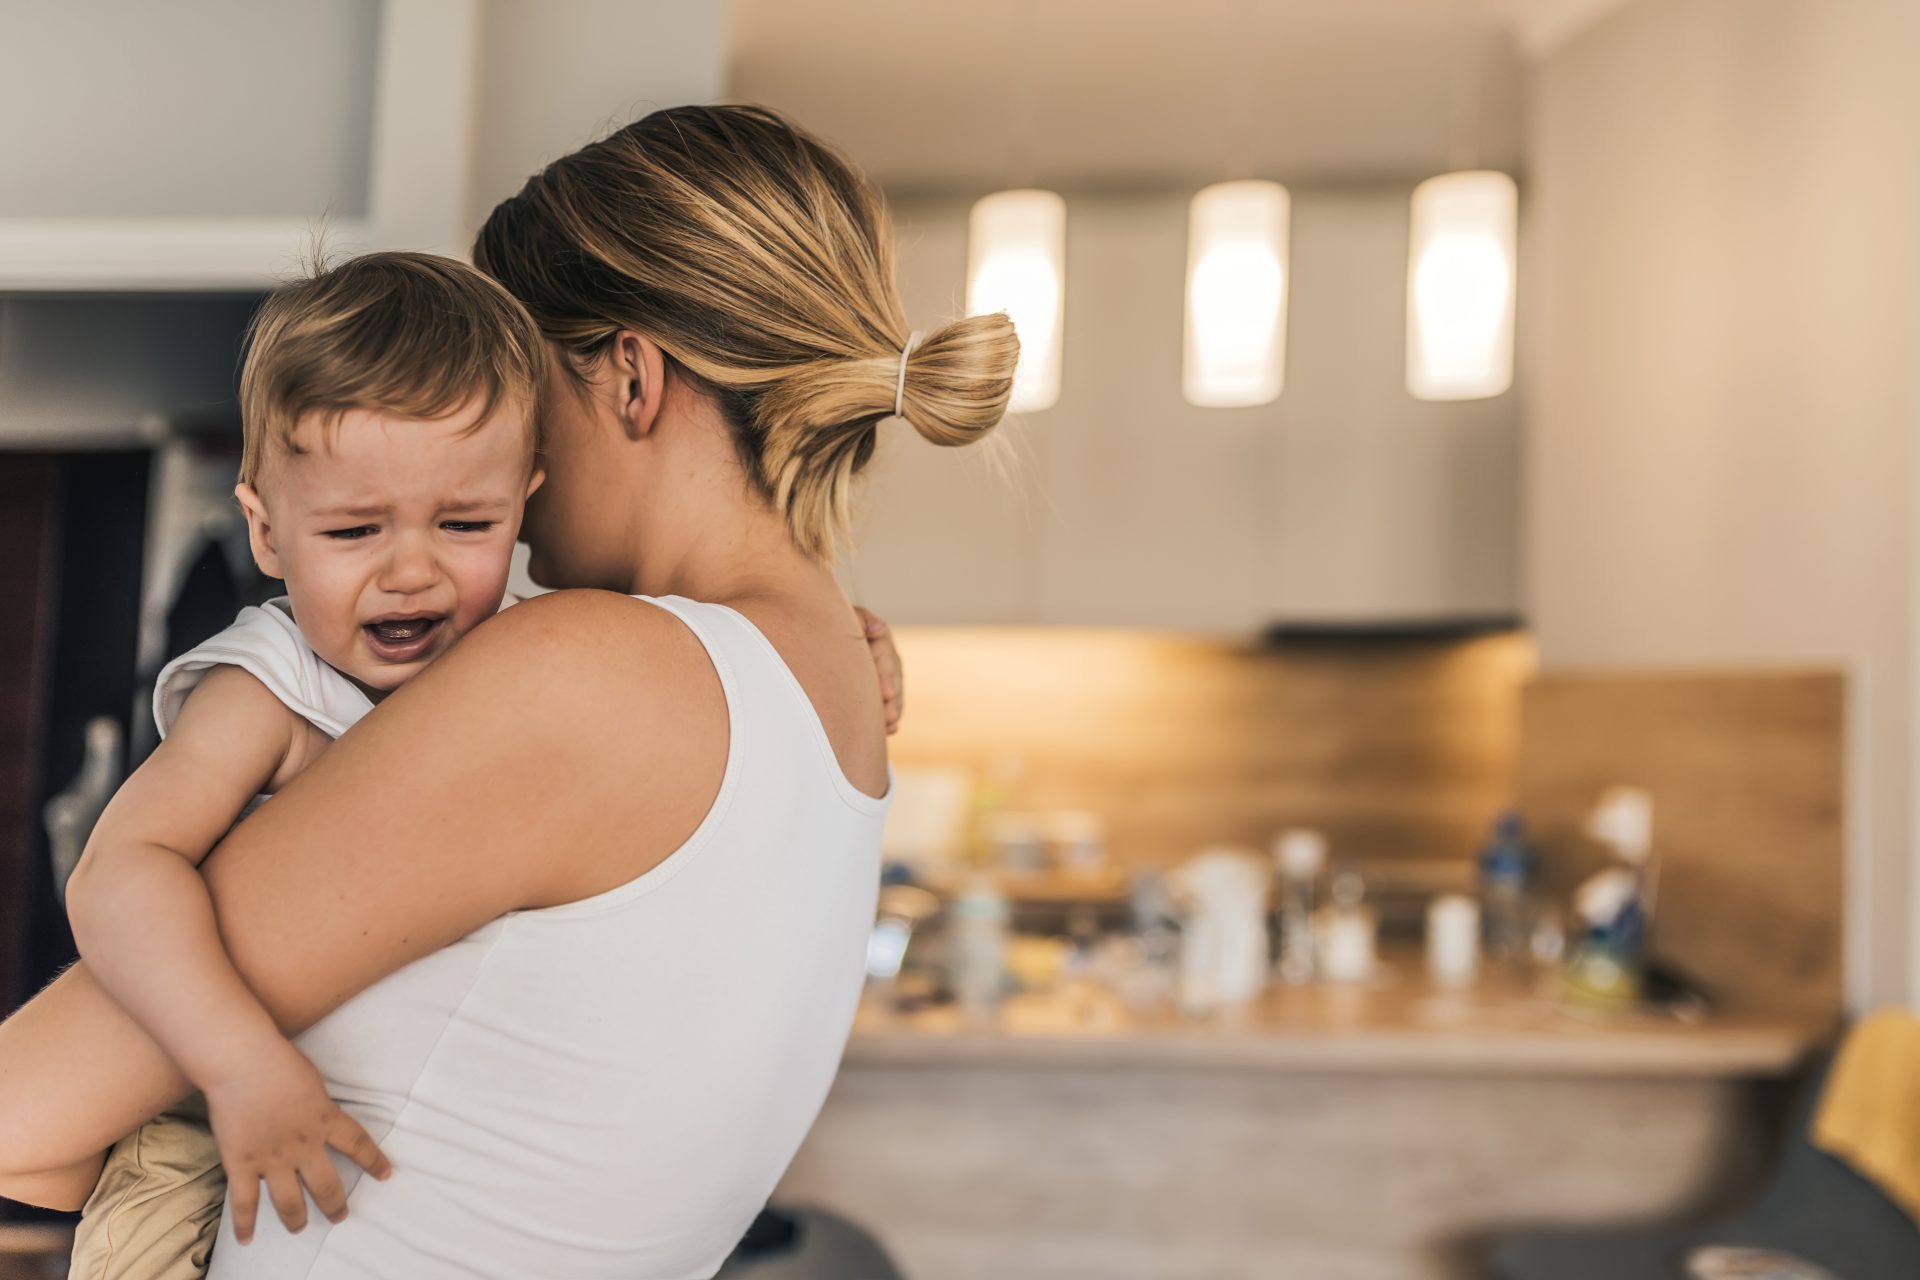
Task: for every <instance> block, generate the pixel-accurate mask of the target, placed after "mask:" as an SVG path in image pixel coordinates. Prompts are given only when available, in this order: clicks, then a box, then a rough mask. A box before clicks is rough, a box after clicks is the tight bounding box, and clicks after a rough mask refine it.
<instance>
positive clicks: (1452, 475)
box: [849, 183, 1519, 631]
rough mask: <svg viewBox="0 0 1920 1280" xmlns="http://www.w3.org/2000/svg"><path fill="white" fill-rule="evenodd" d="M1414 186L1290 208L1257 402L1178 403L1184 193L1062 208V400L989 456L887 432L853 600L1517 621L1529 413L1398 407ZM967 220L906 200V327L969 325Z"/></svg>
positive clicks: (1307, 196)
mask: <svg viewBox="0 0 1920 1280" xmlns="http://www.w3.org/2000/svg"><path fill="white" fill-rule="evenodd" d="M1410 191H1411V186H1410V184H1398V183H1395V184H1380V185H1371V186H1361V187H1319V188H1312V187H1307V188H1299V189H1296V190H1295V191H1294V193H1293V197H1294V204H1293V236H1292V262H1293V281H1292V286H1291V299H1290V305H1289V320H1288V343H1289V350H1288V355H1287V373H1286V386H1285V389H1284V390H1283V391H1282V393H1281V396H1280V399H1279V400H1278V401H1277V402H1276V403H1274V404H1270V405H1264V406H1260V407H1257V408H1251V409H1196V408H1194V407H1192V406H1191V405H1188V404H1187V403H1186V402H1185V400H1184V398H1183V396H1182V394H1181V358H1182V321H1183V309H1184V305H1185V301H1184V288H1185V272H1186V251H1187V243H1186V237H1187V227H1186V218H1187V202H1188V200H1189V198H1190V196H1191V192H1190V191H1171V192H1156V193H1146V194H1132V195H1127V194H1115V193H1105V194H1085V195H1072V194H1070V195H1069V197H1068V202H1067V301H1066V317H1065V325H1066V342H1065V367H1064V375H1063V384H1062V390H1061V396H1060V400H1059V403H1058V404H1057V405H1056V406H1055V407H1053V408H1052V409H1049V410H1046V411H1045V412H1041V413H1035V414H1028V415H1025V416H1024V418H1023V419H1021V420H1018V421H1013V422H1010V423H1009V424H1008V425H1007V426H1005V427H1002V428H1001V432H1002V433H1004V434H1006V435H1008V437H1009V440H1010V443H1011V447H1008V448H1005V449H1003V450H1002V451H1001V452H1002V453H1003V454H1004V455H1005V456H1004V457H998V458H996V457H995V456H993V455H992V454H983V452H982V451H980V450H977V449H962V450H941V449H935V448H933V447H931V446H929V445H927V444H925V443H924V442H923V441H921V440H920V439H918V438H917V437H916V436H915V435H914V434H913V432H912V431H911V429H909V428H905V427H903V426H901V425H900V424H897V423H892V424H887V425H885V426H884V427H883V428H882V433H881V440H882V443H881V453H880V456H879V458H878V459H877V460H876V463H875V465H874V466H873V467H872V468H870V474H869V480H868V488H867V493H866V495H865V497H864V501H863V510H864V514H865V518H864V519H863V521H862V522H861V526H860V529H859V539H858V543H857V551H856V554H855V555H854V556H853V557H852V559H851V561H850V565H849V569H850V582H851V585H852V587H853V589H854V590H855V591H856V593H858V594H860V595H861V596H862V598H863V599H865V600H867V601H868V602H869V603H870V604H871V605H872V606H873V607H874V608H876V609H879V610H881V611H883V612H886V611H889V610H891V611H892V613H893V614H894V615H897V616H898V618H899V619H900V620H902V621H910V622H923V623H942V622H951V623H992V622H1032V621H1041V622H1049V623H1061V624H1081V623H1107V624H1111V623H1125V624H1130V625H1140V626H1169V627H1183V628H1196V629H1219V630H1232V631H1244V630H1246V629H1248V628H1251V627H1256V626H1259V625H1262V624H1265V623H1269V622H1274V621H1280V620H1286V621H1316V622H1355V621H1358V622H1380V621H1386V620H1393V619H1420V620H1431V619H1434V618H1442V617H1456V616H1460V615H1466V614H1500V613H1508V612H1511V611H1513V610H1514V608H1515V607H1516V602H1517V596H1518V566H1517V559H1518V553H1517V549H1516V534H1517V522H1518V511H1517V506H1518V470H1519V457H1518V451H1519V446H1518V430H1519V424H1518V418H1517V403H1516V400H1515V398H1514V397H1512V396H1503V397H1500V398H1497V399H1493V400H1485V401H1474V402H1464V403H1453V404H1432V403H1424V402H1421V401H1417V400H1414V399H1413V398H1412V397H1411V396H1409V395H1408V393H1407V390H1406V382H1405V315H1406V261H1407V259H1406V255H1407V230H1408V228H1407V222H1408V198H1409V194H1410ZM968 207H969V202H968V201H966V200H963V199H958V198H919V199H911V200H904V201H898V202H896V204H895V216H896V221H897V224H898V230H899V240H900V263H899V271H900V277H901V285H902V292H903V295H904V299H905V303H906V308H907V314H908V318H909V319H910V321H911V322H912V323H913V324H914V325H916V326H918V327H920V328H923V329H924V328H930V327H932V326H933V325H936V324H938V323H940V322H941V321H942V320H944V319H946V318H948V317H949V316H952V315H954V314H957V313H959V311H960V310H961V309H962V307H963V302H964V292H965V280H966V255H967V248H966V217H967V211H968Z"/></svg>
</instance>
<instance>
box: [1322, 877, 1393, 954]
mask: <svg viewBox="0 0 1920 1280" xmlns="http://www.w3.org/2000/svg"><path fill="white" fill-rule="evenodd" d="M1331 896H1332V898H1333V901H1332V902H1331V903H1330V904H1329V905H1328V906H1326V907H1324V908H1322V909H1321V910H1320V912H1319V913H1318V914H1317V915H1316V916H1315V917H1314V932H1315V934H1316V935H1317V936H1316V942H1317V943H1318V947H1319V958H1320V976H1321V977H1322V978H1324V979H1326V980H1327V981H1328V982H1367V981H1370V980H1372V978H1373V975H1374V965H1375V953H1376V949H1377V948H1376V945H1375V943H1376V940H1377V938H1378V937H1379V932H1380V926H1379V920H1378V919H1377V918H1376V917H1375V915H1374V912H1373V908H1372V907H1370V906H1368V905H1367V904H1366V896H1367V885H1366V881H1364V880H1362V879H1361V878H1360V873H1359V872H1358V871H1355V870H1354V869H1353V868H1351V867H1348V868H1346V869H1344V870H1342V871H1340V872H1339V873H1337V874H1336V875H1335V876H1334V877H1333V887H1332V889H1331Z"/></svg>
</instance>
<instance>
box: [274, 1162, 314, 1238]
mask: <svg viewBox="0 0 1920 1280" xmlns="http://www.w3.org/2000/svg"><path fill="white" fill-rule="evenodd" d="M267 1195H268V1197H269V1198H271V1199H272V1201H273V1209H274V1212H275V1213H278V1214H279V1215H280V1221H281V1222H283V1223H285V1224H286V1228H287V1230H288V1231H290V1232H292V1233H293V1234H294V1235H299V1234H300V1232H301V1231H303V1230H305V1228H306V1225H307V1193H306V1192H305V1191H303V1190H301V1189H300V1178H299V1176H298V1175H297V1174H295V1173H294V1172H293V1170H291V1169H282V1170H279V1171H278V1172H276V1173H274V1174H271V1175H270V1176H269V1177H268V1178H267Z"/></svg>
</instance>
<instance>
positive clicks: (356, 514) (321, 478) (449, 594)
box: [235, 405, 541, 697]
mask: <svg viewBox="0 0 1920 1280" xmlns="http://www.w3.org/2000/svg"><path fill="white" fill-rule="evenodd" d="M477 413H478V409H477V408H469V409H467V410H465V411H462V412H460V413H455V414H453V415H451V416H449V417H446V418H441V419H434V420H430V421H427V420H421V419H415V418H403V417H397V416H394V415H392V414H387V413H383V412H382V411H380V410H377V409H354V410H350V411H348V412H347V413H345V414H343V415H342V416H341V417H340V419H339V420H338V422H337V423H335V424H334V425H333V426H331V427H330V428H324V427H323V426H322V424H321V423H319V422H317V421H314V420H311V419H309V420H307V421H303V422H301V423H300V425H299V428H298V429H297V430H296V431H295V432H294V444H295V446H296V449H297V452H291V453H287V452H283V453H280V454H279V455H278V456H276V457H274V458H272V459H270V460H269V461H268V462H267V464H266V467H265V469H264V471H263V474H262V475H261V477H260V484H259V488H258V490H256V489H255V488H254V487H253V486H250V485H244V484H243V485H241V486H240V487H239V488H238V489H237V490H236V491H235V493H236V496H237V497H238V498H239V499H240V504H241V506H242V507H243V508H244V509H245V510H246V513H247V523H248V526H249V531H250V533H251V535H252V539H253V552H254V558H255V559H256V560H257V561H258V562H259V565H260V569H261V572H263V573H265V574H267V575H268V576H269V577H274V578H280V579H282V580H284V581H285V583H286V586H287V595H288V596H289V597H290V599H291V602H292V606H293V618H294V621H295V622H297V623H298V624H299V626H300V630H301V633H302V634H304V635H305V636H306V637H307V641H308V643H309V644H311V645H312V646H313V649H314V652H315V653H317V654H319V655H320V657H321V658H322V659H324V660H325V661H326V662H327V663H328V664H329V665H331V666H333V667H334V668H335V669H337V670H339V671H340V672H342V673H343V674H345V675H347V676H348V677H350V678H351V679H353V680H355V681H357V682H358V683H359V684H360V685H361V686H362V687H363V688H365V689H366V690H367V691H368V692H370V693H372V694H374V695H375V696H376V697H377V696H378V695H380V694H383V693H387V692H390V691H391V690H394V689H397V688H399V687H400V686H401V685H403V684H405V683H406V682H407V681H408V680H410V679H412V678H413V677H414V676H416V675H418V674H419V673H420V672H421V671H422V670H424V669H425V668H426V666H427V664H428V663H430V662H432V661H433V660H434V659H435V658H437V657H439V656H440V655H441V654H443V653H445V652H446V651H447V649H448V647H449V646H451V645H452V644H453V642H454V641H456V640H458V639H459V638H460V637H461V636H463V635H465V634H466V633H467V632H468V631H470V630H472V629H473V628H474V627H475V626H477V625H479V624H480V623H481V622H484V621H485V620H486V619H487V618H489V617H491V616H492V615H493V613H494V612H495V610H497V609H498V608H499V607H500V600H501V597H502V596H503V595H504V594H505V593H506V587H507V565H508V562H509V560H510V559H511V558H512V555H513V543H514V539H515V538H516V537H517V536H518V535H519V532H520V517H521V512H522V509H523V508H524V507H525V505H526V500H527V495H528V494H530V493H532V492H533V490H534V489H536V488H538V487H539V484H540V480H541V476H540V474H539V473H538V472H535V471H532V470H531V468H530V466H529V463H528V443H527V442H528V433H527V424H526V419H525V416H524V411H523V410H521V409H520V408H518V407H514V406H508V405H501V406H499V407H498V408H497V409H496V410H495V412H494V414H493V416H492V417H491V418H489V419H488V420H487V421H486V422H484V423H482V424H481V425H480V426H479V427H477V428H475V429H473V430H471V431H468V430H467V428H468V426H469V425H470V424H471V423H472V422H473V420H474V418H475V417H476V416H477Z"/></svg>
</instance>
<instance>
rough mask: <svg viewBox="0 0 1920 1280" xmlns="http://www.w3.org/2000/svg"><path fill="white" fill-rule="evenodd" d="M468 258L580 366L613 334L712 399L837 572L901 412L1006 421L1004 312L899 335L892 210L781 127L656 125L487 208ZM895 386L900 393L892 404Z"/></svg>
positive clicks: (929, 419) (943, 428)
mask: <svg viewBox="0 0 1920 1280" xmlns="http://www.w3.org/2000/svg"><path fill="white" fill-rule="evenodd" d="M474 261H475V262H476V263H477V264H478V265H479V266H480V267H481V268H482V269H483V270H485V271H487V272H488V273H490V274H491V275H492V276H493V277H494V278H495V279H497V280H499V281H500V282H501V283H502V284H504V285H505V286H506V287H507V290H508V291H509V292H511V293H512V294H513V295H514V296H515V297H517V298H519V299H520V301H521V302H522V303H524V304H525V305H526V307H527V309H528V310H529V311H531V312H532V313H533V317H534V319H535V321H537V322H538V324H539V326H540V328H541V329H542V331H544V332H545V334H546V336H547V338H548V339H549V340H551V341H552V342H554V343H556V344H557V345H559V346H560V347H561V348H562V349H564V350H565V351H566V352H568V353H569V354H570V355H571V356H572V358H573V364H574V367H575V369H576V371H578V370H582V369H586V368H590V367H591V365H592V363H593V362H594V361H595V360H596V359H598V358H599V357H600V356H602V355H603V354H604V353H605V351H606V349H607V347H608V346H609V345H610V344H611V343H612V341H613V340H614V337H615V336H616V335H617V334H619V333H620V332H621V331H623V330H626V331H632V332H635V333H639V334H643V335H645V336H646V337H648V338H650V339H652V340H653V341H654V342H656V343H658V344H659V346H660V348H661V350H662V351H664V352H665V353H666V354H667V356H668V357H669V358H670V360H671V361H672V363H673V365H674V366H675V367H676V369H677V371H679V372H684V373H685V374H688V375H691V377H692V378H693V379H694V380H695V381H696V382H697V384H698V385H700V386H701V387H702V388H703V389H704V390H706V391H707V392H708V393H710V394H711V395H712V397H713V398H714V400H715V401H716V402H717V403H718V404H719V406H720V408H721V410H722V412H723V413H724V414H725V416H726V418H727V420H728V422H729V424H730V425H731V426H732V428H733V434H734V440H735V442H736V446H737V448H738V451H739V455H740V459H741V462H742V464H743V465H744V466H745V468H746V471H747V474H748V476H749V477H750V478H751V480H752V482H753V484H754V485H755V487H756V488H757V490H758V491H759V492H760V493H761V495H762V496H763V497H765V498H766V499H767V500H768V501H770V502H771V503H772V504H773V506H774V508H775V509H776V510H778V511H779V512H780V513H781V514H782V515H784V516H785V517H786V520H787V524H788V527H789V529H790V530H791V531H792V534H793V537H794V539H795V541H796V542H798V543H799V544H800V546H801V547H803V548H805V549H806V550H807V551H808V552H810V553H811V554H813V555H815V556H819V557H821V558H823V559H824V558H829V557H830V556H831V555H832V553H833V550H834V547H835V545H836V543H837V542H838V541H839V539H840V538H841V536H842V535H843V534H844V532H845V530H846V527H847V522H848V502H849V495H850V490H851V488H852V483H853V477H854V475H855V474H856V473H857V472H858V471H859V470H860V469H861V468H862V467H863V466H865V465H866V463H867V461H868V459H870V458H871V457H872V456H873V451H874V444H875V439H876V431H877V428H878V426H879V424H880V423H881V422H882V421H883V420H885V419H886V418H888V417H890V416H892V415H893V413H894V407H895V403H896V399H895V397H896V394H897V395H898V403H899V406H900V410H901V416H903V417H905V418H906V420H907V421H908V422H910V423H912V424H913V427H914V429H915V430H916V431H918V432H919V433H920V434H921V435H922V436H924V437H925V438H927V439H928V440H931V441H932V442H933V443H935V444H938V445H949V446H951V445H963V444H971V443H972V442H973V441H975V440H978V439H980V438H981V437H982V436H984V435H985V434H986V433H987V432H988V431H990V430H992V429H993V427H994V425H995V424H996V423H998V422H999V421H1000V419H1001V418H1002V417H1003V416H1004V415H1005V413H1006V407H1007V397H1008V395H1009V393H1010V392H1011V390H1012V386H1013V369H1014V364H1015V362H1016V360H1017V359H1018V357H1019V352H1020V344H1019V340H1018V339H1017V338H1016V337H1015V336H1014V332H1013V324H1012V322H1011V321H1009V320H1008V319H1007V317H1006V316H1004V315H988V316H974V317H970V318H967V319H963V320H955V321H953V322H951V323H949V324H944V325H942V326H940V327H939V328H936V329H934V330H932V331H931V332H929V333H927V334H926V335H925V336H924V337H921V338H920V339H919V340H918V341H917V342H915V343H914V344H913V347H912V350H911V352H910V353H909V354H908V355H907V356H906V362H905V373H904V379H903V378H902V371H901V361H902V355H901V353H902V351H903V350H904V349H905V348H906V346H907V341H908V338H909V336H910V332H909V329H908V325H907V321H906V317H905V315H904V314H903V312H902V310H901V306H900V296H899V291H898V289H897V287H896V286H895V283H894V278H893V239H892V234H891V231H890V229H889V226H888V221H887V213H886V207H885V205H884V204H883V203H882V201H881V199H880V197H879V196H878V195H877V194H876V193H875V192H874V190H873V189H872V188H871V187H870V186H868V184H867V183H866V181H865V180H864V179H863V178H862V177H861V176H860V174H859V173H858V172H856V171H855V170H854V168H853V166H852V165H851V164H849V163H848V162H847V161H846V160H845V159H843V158H842V157H841V156H839V155H838V154H837V153H835V152H834V151H833V150H832V149H831V148H829V147H827V146H826V145H825V144H823V143H822V142H820V141H819V140H818V139H816V138H814V137H812V136H811V135H809V134H808V133H806V132H805V131H804V130H802V129H800V128H798V127H797V126H795V125H793V124H792V123H790V122H788V121H787V120H786V119H784V118H782V117H781V116H780V115H778V114H777V113H775V112H773V111H769V110H766V109H765V108H761V107H750V106H717V107H674V108H670V109H668V110H664V111H656V112H654V113H652V114H651V115H648V116H645V117H643V118H642V119H640V120H637V121H635V122H634V123H632V124H630V125H628V126H626V127H625V128H623V129H621V130H619V131H618V132H616V133H614V134H612V135H611V136H609V137H607V138H604V139H602V140H601V141H599V142H596V143H593V144H591V145H589V146H586V147H583V148H581V149H580V150H578V151H576V152H574V153H573V154H571V155H569V156H566V157H564V158H562V159H560V160H556V161H555V162H554V163H553V164H551V165H549V166H547V168H546V170H545V171H544V172H542V173H539V174H537V175H535V176H534V177H533V178H531V179H530V180H529V181H528V182H527V184H526V186H525V187H524V188H522V189H521V191H520V193H519V194H518V195H516V196H514V197H513V198H512V199H510V200H507V201H506V202H504V203H503V204H501V205H500V206H499V207H498V208H496V209H495V210H494V211H493V214H492V216H491V217H489V218H488V219H487V223H486V226H484V227H483V228H482V229H481V231H480V236H479V240H478V242H477V243H476V244H475V246H474ZM896 389H897V390H896Z"/></svg>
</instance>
